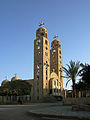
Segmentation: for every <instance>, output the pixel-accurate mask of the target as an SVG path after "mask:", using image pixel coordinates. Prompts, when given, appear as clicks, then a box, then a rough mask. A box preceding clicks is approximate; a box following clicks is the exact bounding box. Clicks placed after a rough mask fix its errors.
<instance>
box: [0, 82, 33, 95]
mask: <svg viewBox="0 0 90 120" xmlns="http://www.w3.org/2000/svg"><path fill="white" fill-rule="evenodd" d="M30 92H31V85H30V84H29V83H28V82H26V81H23V80H16V81H11V82H7V83H6V84H5V85H3V86H1V87H0V95H9V96H11V95H16V96H17V95H19V96H21V95H29V94H30Z"/></svg>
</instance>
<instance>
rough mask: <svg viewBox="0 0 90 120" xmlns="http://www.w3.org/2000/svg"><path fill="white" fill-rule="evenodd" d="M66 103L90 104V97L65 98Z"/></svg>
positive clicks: (64, 102)
mask: <svg viewBox="0 0 90 120" xmlns="http://www.w3.org/2000/svg"><path fill="white" fill-rule="evenodd" d="M63 104H64V105H73V104H90V97H83V98H64V99H63Z"/></svg>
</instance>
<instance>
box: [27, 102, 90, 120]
mask: <svg viewBox="0 0 90 120" xmlns="http://www.w3.org/2000/svg"><path fill="white" fill-rule="evenodd" d="M40 106H42V107H39V108H38V109H35V110H30V111H29V112H30V113H32V114H33V115H40V116H44V117H45V116H46V117H52V118H55V117H56V118H66V119H67V118H68V119H72V118H73V119H86V120H88V119H89V120H90V112H89V111H72V106H63V105H61V104H60V103H47V104H45V103H44V104H41V105H40Z"/></svg>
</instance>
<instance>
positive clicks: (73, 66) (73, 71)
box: [63, 60, 80, 97]
mask: <svg viewBox="0 0 90 120" xmlns="http://www.w3.org/2000/svg"><path fill="white" fill-rule="evenodd" d="M66 65H67V67H68V68H65V67H63V71H64V72H65V74H66V75H65V78H67V82H66V86H67V84H68V82H69V81H71V80H72V88H73V97H76V89H75V82H76V77H77V76H78V75H79V68H80V62H79V61H77V62H74V61H72V60H71V61H70V65H68V64H66Z"/></svg>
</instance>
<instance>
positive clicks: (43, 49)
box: [3, 23, 63, 101]
mask: <svg viewBox="0 0 90 120" xmlns="http://www.w3.org/2000/svg"><path fill="white" fill-rule="evenodd" d="M43 25H44V24H43V23H40V27H39V28H38V29H37V30H36V39H35V40H34V79H31V80H30V79H29V80H26V81H27V82H28V83H29V84H31V85H32V88H31V93H30V96H31V101H42V100H43V98H44V97H45V96H63V94H62V93H63V77H62V76H63V71H62V50H61V43H60V41H59V40H57V38H58V36H57V35H55V36H54V40H53V41H52V42H51V49H49V40H48V37H47V29H46V28H45V27H44V26H43ZM15 79H16V80H19V78H18V77H17V76H16V75H15V77H13V78H12V81H13V80H15ZM3 83H4V82H3Z"/></svg>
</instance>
